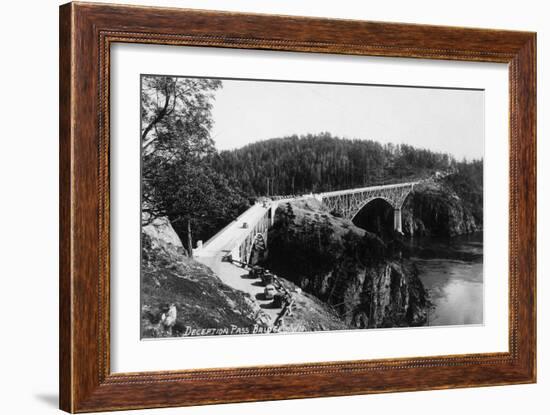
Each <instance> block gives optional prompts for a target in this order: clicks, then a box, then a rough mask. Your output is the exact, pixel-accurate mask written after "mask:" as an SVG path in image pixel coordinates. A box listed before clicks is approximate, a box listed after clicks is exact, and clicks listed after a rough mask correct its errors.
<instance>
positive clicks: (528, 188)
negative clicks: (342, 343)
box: [59, 3, 536, 412]
mask: <svg viewBox="0 0 550 415" xmlns="http://www.w3.org/2000/svg"><path fill="white" fill-rule="evenodd" d="M117 42H123V43H128V42H129V43H141V44H162V45H192V46H210V47H218V48H238V49H263V50H279V51H300V52H308V53H331V54H348V55H369V56H382V57H407V58H422V59H444V60H459V61H477V62H500V63H506V64H508V66H509V106H510V114H509V122H510V129H509V130H510V136H509V144H510V153H509V163H510V188H509V202H510V234H509V255H510V265H509V311H510V314H509V352H507V353H487V354H468V355H452V356H436V357H422V358H400V359H384V360H366V361H345V362H333V363H331V362H323V363H314V362H305V363H303V364H289V365H282V366H264V367H247V368H240V367H233V368H228V369H204V370H184V371H178V370H174V371H169V372H146V373H111V371H110V336H109V313H110V310H109V301H110V288H109V264H110V251H109V249H110V248H109V231H110V222H109V200H110V194H109V168H110V166H109V123H110V114H109V70H110V46H111V45H112V44H114V43H117ZM59 93H60V310H59V313H60V407H61V409H63V410H65V411H68V412H91V411H105V410H120V409H137V408H153V407H172V406H183V405H200V404H211V403H224V402H244V401H259V400H273V399H291V398H306V397H318V396H342V395H354V394H366V393H379V392H398V391H413V390H426V389H444V388H457V387H472V386H489V385H506V384H517V383H531V382H535V380H536V304H535V301H536V275H535V273H536V170H535V169H536V107H535V105H536V34H535V33H527V32H513V31H502V30H486V29H467V28H456V27H439V26H426V25H411V24H395V23H376V22H365V21H351V20H329V19H319V18H304V17H288V16H270V15H254V14H239V13H227V12H212V11H198V10H183V9H169V8H156V7H155V8H151V7H132V6H118V5H117V6H115V5H106V4H86V3H69V4H66V5H63V6H61V8H60V90H59ZM229 363H230V362H229ZM174 369H177V368H174Z"/></svg>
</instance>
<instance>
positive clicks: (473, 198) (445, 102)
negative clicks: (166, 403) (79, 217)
mask: <svg viewBox="0 0 550 415" xmlns="http://www.w3.org/2000/svg"><path fill="white" fill-rule="evenodd" d="M136 88H140V91H141V94H140V97H141V99H140V100H141V102H140V104H139V105H140V120H139V121H140V123H141V128H140V133H141V139H140V143H141V251H140V252H141V276H140V278H141V282H140V284H141V285H140V287H141V289H140V291H141V292H140V297H141V304H140V308H141V309H140V321H141V338H142V339H152V338H171V337H202V336H225V335H274V334H279V333H303V332H315V331H334V330H369V329H399V328H415V327H436V326H439V327H441V326H465V325H482V324H483V323H484V315H483V309H484V283H483V282H484V278H483V204H484V203H483V201H484V197H483V168H484V161H483V160H484V134H485V124H484V99H485V95H484V94H485V92H484V90H483V89H467V88H448V87H445V86H440V85H433V86H432V85H430V86H419V85H377V84H349V83H322V82H310V81H303V80H300V81H294V80H293V81H288V80H263V79H234V78H205V77H194V76H186V75H184V74H182V75H162V74H142V75H141V78H140V85H139V86H138V85H136Z"/></svg>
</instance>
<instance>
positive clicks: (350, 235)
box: [267, 200, 429, 328]
mask: <svg viewBox="0 0 550 415" xmlns="http://www.w3.org/2000/svg"><path fill="white" fill-rule="evenodd" d="M269 241H270V242H269V256H268V260H267V263H268V266H269V267H270V268H272V269H274V270H275V271H276V272H278V273H279V274H280V275H284V276H285V277H286V278H287V279H290V280H291V281H293V282H294V283H296V284H297V285H299V286H300V287H302V289H303V290H305V291H306V292H308V293H310V294H312V295H314V296H315V297H317V298H319V299H320V300H322V301H323V302H325V303H326V304H329V305H330V307H331V308H332V309H334V310H335V311H336V312H337V313H338V315H339V316H340V319H341V320H342V321H343V322H344V323H345V324H346V325H347V326H349V327H353V328H376V327H399V326H418V325H423V324H425V321H426V315H427V309H428V307H429V301H428V298H427V297H428V296H427V293H426V291H425V290H424V287H423V286H422V283H421V281H420V279H419V278H418V275H417V273H416V272H415V270H414V269H413V268H412V267H411V266H408V265H406V264H405V263H404V262H403V261H401V259H400V258H399V255H398V254H395V253H394V252H396V250H395V249H394V247H393V246H392V244H394V243H395V242H394V241H390V242H384V241H382V240H381V239H380V238H378V237H376V236H375V235H373V234H371V233H368V232H366V231H364V230H362V229H360V228H358V227H356V226H355V225H353V223H352V222H351V221H349V220H346V219H343V218H338V217H335V216H332V215H330V214H329V213H327V212H325V211H323V209H322V207H321V206H320V205H319V202H317V201H315V200H305V201H296V202H293V203H291V204H287V205H285V206H281V207H280V208H279V209H278V210H277V220H276V224H275V226H274V227H273V228H272V230H271V232H270V235H269Z"/></svg>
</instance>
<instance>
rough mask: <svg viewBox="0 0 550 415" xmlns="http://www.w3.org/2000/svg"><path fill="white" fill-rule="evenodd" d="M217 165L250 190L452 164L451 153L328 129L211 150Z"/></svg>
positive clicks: (365, 179) (324, 185) (419, 173)
mask: <svg viewBox="0 0 550 415" xmlns="http://www.w3.org/2000/svg"><path fill="white" fill-rule="evenodd" d="M213 165H214V167H215V169H216V170H217V171H219V172H221V173H223V174H224V175H225V176H226V177H228V178H229V180H232V181H234V182H237V183H238V184H239V186H240V188H241V190H242V191H243V192H244V193H246V194H247V195H249V196H266V195H291V194H304V193H310V192H313V193H316V192H326V191H331V190H341V189H349V188H353V187H361V186H370V185H378V184H385V183H396V182H405V181H409V180H415V179H418V178H423V177H427V176H429V175H431V174H433V173H434V172H435V171H448V170H450V169H454V168H455V167H456V165H457V162H456V161H455V160H454V159H453V158H452V156H450V155H448V154H443V153H436V152H433V151H429V150H425V149H419V148H415V147H412V146H410V145H406V144H400V145H394V144H386V145H382V144H380V143H379V142H377V141H373V140H359V139H354V140H350V139H345V138H339V137H334V136H332V135H331V134H329V133H322V134H317V135H314V134H308V135H305V136H301V137H298V136H296V135H294V136H291V137H284V138H273V139H270V140H265V141H259V142H256V143H252V144H249V145H247V146H244V147H242V148H239V149H236V150H231V151H222V152H220V153H219V154H216V155H215V156H214V160H213Z"/></svg>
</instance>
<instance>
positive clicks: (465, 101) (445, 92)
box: [212, 80, 485, 160]
mask: <svg viewBox="0 0 550 415" xmlns="http://www.w3.org/2000/svg"><path fill="white" fill-rule="evenodd" d="M222 83H223V88H222V89H220V90H218V91H217V92H216V93H215V101H214V104H213V118H214V122H215V124H214V128H213V131H212V137H213V138H214V140H215V142H216V147H217V148H218V149H220V150H225V149H233V148H239V147H242V146H244V145H246V144H248V143H252V142H256V141H260V140H265V139H269V138H274V137H284V136H289V135H293V134H297V135H303V134H308V133H312V134H315V133H320V132H329V133H331V134H332V135H334V136H339V137H345V138H358V139H371V140H375V141H379V142H381V143H394V144H401V143H405V144H410V145H413V146H415V147H421V148H426V149H430V150H433V151H439V152H445V153H450V154H452V155H453V156H454V157H455V158H457V159H460V160H461V159H463V158H466V159H473V158H481V157H483V148H484V143H483V141H484V128H485V127H484V92H483V91H480V90H456V89H435V88H410V87H395V86H369V85H345V84H313V83H293V82H279V81H277V82H269V81H250V80H223V81H222Z"/></svg>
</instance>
